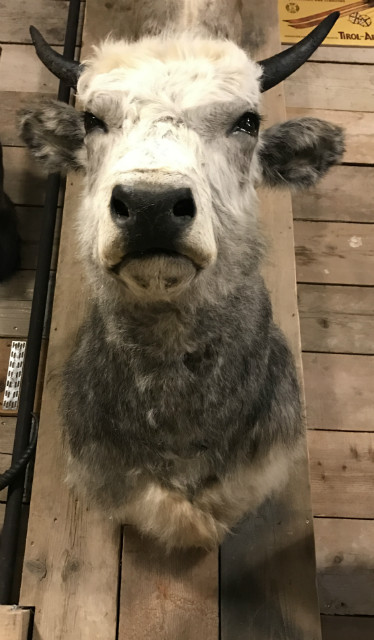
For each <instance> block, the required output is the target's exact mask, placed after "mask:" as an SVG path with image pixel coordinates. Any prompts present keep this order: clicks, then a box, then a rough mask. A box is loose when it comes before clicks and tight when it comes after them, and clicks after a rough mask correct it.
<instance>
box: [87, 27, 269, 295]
mask: <svg viewBox="0 0 374 640" xmlns="http://www.w3.org/2000/svg"><path fill="white" fill-rule="evenodd" d="M260 75H261V68H260V67H259V66H258V65H256V64H255V63H254V62H252V61H251V60H249V59H248V58H247V56H246V54H245V53H244V52H243V51H242V50H241V49H239V48H238V47H237V46H236V45H234V44H233V43H231V42H223V41H222V40H220V41H215V40H206V39H201V38H195V37H192V36H191V34H185V35H181V36H178V38H160V37H158V38H148V39H144V40H142V41H140V42H136V43H132V44H128V43H125V42H110V41H108V42H105V43H104V44H102V45H101V46H100V47H98V48H96V49H95V54H94V56H93V57H92V58H91V59H90V60H88V61H86V67H85V70H84V72H83V74H82V75H81V77H80V79H79V83H78V88H77V94H78V98H79V101H80V103H81V105H82V107H83V109H84V110H87V111H90V112H92V113H93V114H94V115H95V116H97V117H98V118H100V119H102V120H103V121H104V122H105V124H106V125H107V128H108V131H107V132H104V131H101V130H94V131H92V132H91V133H89V134H88V135H87V136H86V142H85V147H84V149H83V150H82V152H81V153H82V164H84V165H85V167H86V178H85V194H84V197H83V199H82V206H81V212H80V225H79V226H80V236H81V245H82V249H83V252H84V254H85V256H86V257H89V258H90V259H91V260H90V261H92V260H93V261H94V262H95V263H96V264H97V263H99V264H100V265H101V266H102V267H103V268H104V270H108V272H109V271H110V270H111V269H112V268H113V267H115V266H116V265H118V264H120V263H121V261H122V260H123V258H124V256H125V255H126V243H125V241H124V238H123V234H122V233H121V231H120V230H119V229H118V228H117V227H116V225H115V223H114V222H113V220H112V219H111V216H110V211H109V202H110V198H111V193H112V190H113V187H114V186H115V185H117V184H121V185H124V186H126V185H132V184H134V183H136V182H138V181H142V182H144V181H146V182H147V183H149V184H150V185H152V184H154V185H155V186H156V187H157V185H163V184H165V185H172V186H176V187H189V188H190V189H191V191H192V193H193V197H194V199H195V203H196V216H195V218H194V220H193V224H192V225H191V226H190V227H189V229H188V231H187V232H186V233H185V234H184V237H183V243H182V244H183V247H182V253H183V255H184V256H185V258H187V260H186V259H185V260H184V261H182V262H181V263H180V264H178V265H177V266H176V264H175V263H174V266H173V264H172V261H169V260H168V259H165V258H163V259H155V258H152V260H144V261H143V260H142V261H139V263H138V264H137V265H136V267H134V264H132V266H131V268H130V269H128V268H122V267H120V268H119V270H118V271H117V274H118V275H119V277H120V278H121V279H122V280H123V281H124V282H126V284H127V286H128V287H129V288H130V290H132V292H133V294H134V295H137V294H139V295H144V289H143V291H141V287H139V286H138V284H139V282H137V281H138V280H139V281H140V280H141V281H142V282H143V283H144V282H145V283H146V286H145V287H144V288H145V289H146V295H152V296H153V297H156V298H157V297H170V296H172V295H176V294H179V293H180V292H181V290H183V288H185V287H186V286H187V285H189V284H191V282H192V281H193V280H194V279H195V277H196V276H197V273H199V275H198V277H199V278H201V277H202V275H201V274H202V273H203V272H204V271H208V272H209V270H210V271H212V270H214V268H215V265H216V263H217V261H218V259H219V257H220V255H221V254H224V255H226V256H227V255H229V253H230V252H231V251H232V250H233V248H234V247H235V245H236V244H237V242H238V241H239V240H240V238H242V237H243V234H247V233H248V225H249V224H251V223H252V224H253V216H251V215H250V214H251V204H254V202H255V195H254V183H255V180H256V177H257V171H258V167H257V160H256V154H254V149H255V145H256V139H254V138H251V137H250V136H248V135H247V134H245V133H239V134H236V135H230V134H229V132H230V129H231V127H232V126H233V125H234V123H235V121H236V120H237V119H238V118H239V117H240V116H241V115H242V114H243V113H245V112H246V111H256V112H257V111H258V108H259V101H260V88H259V77H260ZM252 208H253V207H252ZM251 218H252V222H251ZM189 260H190V261H191V263H190V264H188V262H189ZM140 263H142V264H141V265H140ZM191 264H193V265H194V268H193V269H191ZM195 267H197V271H196V269H195ZM134 269H135V272H136V273H135V274H134ZM168 269H171V272H172V274H173V276H175V277H174V278H173V281H174V283H175V285H173V286H171V287H170V286H166V284H165V283H166V281H167V276H168V275H170V274H168ZM147 274H148V275H147Z"/></svg>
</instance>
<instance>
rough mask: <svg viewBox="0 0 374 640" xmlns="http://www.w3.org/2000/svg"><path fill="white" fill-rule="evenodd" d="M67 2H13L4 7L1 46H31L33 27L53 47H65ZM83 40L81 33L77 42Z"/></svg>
mask: <svg viewBox="0 0 374 640" xmlns="http://www.w3.org/2000/svg"><path fill="white" fill-rule="evenodd" d="M68 6H69V2H68V1H67V0H59V1H56V0H12V2H7V3H5V4H4V6H2V7H1V23H0V42H2V43H12V44H15V43H17V44H31V38H30V34H29V26H30V24H34V25H35V26H36V27H37V28H38V29H40V30H41V31H42V33H43V36H44V37H45V39H46V40H47V42H48V43H49V44H50V45H62V44H63V43H64V36H65V24H66V19H67V15H68ZM80 37H81V28H80V29H79V35H78V42H79V41H80Z"/></svg>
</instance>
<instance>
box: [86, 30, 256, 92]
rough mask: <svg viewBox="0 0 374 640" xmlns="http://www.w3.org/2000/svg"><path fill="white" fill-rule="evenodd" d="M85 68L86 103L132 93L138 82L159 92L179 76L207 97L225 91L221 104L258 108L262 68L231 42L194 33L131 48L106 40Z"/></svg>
mask: <svg viewBox="0 0 374 640" xmlns="http://www.w3.org/2000/svg"><path fill="white" fill-rule="evenodd" d="M84 62H85V65H86V66H85V70H84V72H83V73H82V76H81V77H80V79H79V83H78V93H79V96H80V98H81V99H82V100H83V101H85V100H89V99H90V98H91V97H92V95H93V94H94V93H96V92H97V91H106V90H109V91H110V90H117V91H118V90H122V89H123V90H124V91H133V90H134V89H135V87H137V86H138V87H139V84H138V83H139V82H147V81H148V82H149V84H150V85H154V86H157V83H159V86H160V83H161V84H165V82H167V78H170V82H171V83H172V82H173V80H174V82H175V78H176V77H177V76H179V79H180V82H182V81H184V84H185V86H187V85H188V84H189V83H191V82H193V83H195V85H198V84H199V83H200V85H201V88H202V90H203V87H205V91H206V93H207V94H208V93H209V91H211V92H212V93H213V94H214V93H217V92H219V91H221V92H222V98H227V97H228V96H241V97H243V98H248V99H250V101H251V102H252V103H254V104H256V103H258V101H259V96H260V89H259V78H260V76H261V67H260V66H259V65H257V64H256V63H255V62H253V61H252V60H250V59H249V58H248V57H247V55H246V54H245V52H244V51H243V50H242V49H240V48H239V47H238V46H236V45H235V44H234V43H233V42H230V41H226V40H215V39H207V38H201V37H196V36H193V35H192V34H189V33H184V34H181V35H179V36H178V37H162V36H158V37H147V38H144V39H142V40H140V41H138V42H132V43H129V42H126V41H123V40H121V41H117V42H115V41H111V40H107V41H105V42H103V43H101V44H100V45H99V46H98V47H95V48H94V54H93V56H92V57H91V58H89V59H88V60H85V61H84ZM181 74H183V75H181ZM207 97H208V95H207ZM215 97H217V96H215Z"/></svg>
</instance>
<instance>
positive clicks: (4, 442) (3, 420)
mask: <svg viewBox="0 0 374 640" xmlns="http://www.w3.org/2000/svg"><path fill="white" fill-rule="evenodd" d="M15 429H16V418H7V417H5V416H2V417H0V453H12V451H13V440H14V432H15Z"/></svg>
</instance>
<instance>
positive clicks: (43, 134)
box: [18, 100, 85, 173]
mask: <svg viewBox="0 0 374 640" xmlns="http://www.w3.org/2000/svg"><path fill="white" fill-rule="evenodd" d="M18 117H19V129H20V135H21V138H22V140H23V141H24V142H25V143H26V144H27V146H28V147H29V149H30V150H31V153H32V154H33V156H35V158H36V159H37V160H38V161H39V162H40V163H41V164H42V165H43V166H44V168H45V169H47V171H49V172H51V173H53V172H57V171H61V172H66V171H68V170H69V169H80V168H81V167H82V166H83V161H82V159H81V156H82V154H81V153H80V150H81V148H82V147H83V140H84V135H85V131H84V124H83V114H82V113H80V112H79V111H76V110H75V109H74V108H73V107H71V106H69V105H67V104H64V103H63V102H57V101H55V100H51V101H48V102H43V103H41V104H40V105H38V106H36V107H35V108H30V109H24V110H22V111H20V112H19V113H18ZM82 157H83V156H82Z"/></svg>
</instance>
